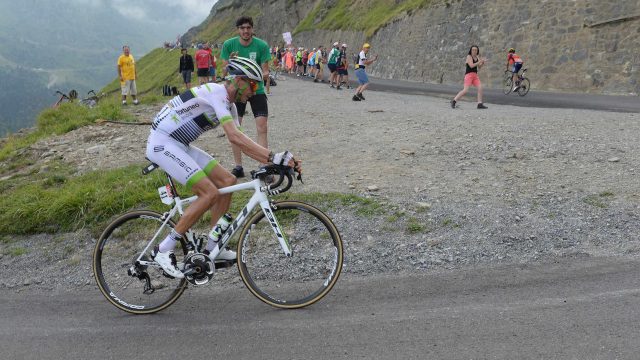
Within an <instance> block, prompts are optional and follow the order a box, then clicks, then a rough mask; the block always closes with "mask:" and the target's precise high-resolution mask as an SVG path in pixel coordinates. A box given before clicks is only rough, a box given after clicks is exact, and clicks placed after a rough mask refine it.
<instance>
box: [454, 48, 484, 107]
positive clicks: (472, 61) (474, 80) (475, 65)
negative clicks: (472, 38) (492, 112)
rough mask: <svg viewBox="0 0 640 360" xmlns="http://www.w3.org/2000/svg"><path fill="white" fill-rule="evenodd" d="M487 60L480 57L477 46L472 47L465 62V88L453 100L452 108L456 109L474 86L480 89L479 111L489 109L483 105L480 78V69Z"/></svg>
mask: <svg viewBox="0 0 640 360" xmlns="http://www.w3.org/2000/svg"><path fill="white" fill-rule="evenodd" d="M485 61H486V59H485V58H481V57H480V48H479V47H478V46H476V45H473V46H471V48H470V49H469V54H468V55H467V59H466V61H465V69H466V70H465V74H464V87H463V88H462V90H460V92H459V93H458V95H456V97H454V98H453V100H451V108H452V109H455V108H456V103H457V102H458V100H459V99H460V98H461V97H463V96H464V94H466V93H467V91H469V87H471V86H472V85H473V86H475V87H476V88H478V109H487V107H486V106H484V104H483V103H482V84H481V83H480V77H478V69H480V68H481V67H482V66H483V65H484V63H485Z"/></svg>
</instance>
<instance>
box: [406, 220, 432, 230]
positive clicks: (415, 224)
mask: <svg viewBox="0 0 640 360" xmlns="http://www.w3.org/2000/svg"><path fill="white" fill-rule="evenodd" d="M425 230H427V226H426V225H425V224H423V223H422V222H420V220H418V219H416V218H414V217H410V218H409V219H408V220H407V231H408V232H410V233H418V232H422V231H425Z"/></svg>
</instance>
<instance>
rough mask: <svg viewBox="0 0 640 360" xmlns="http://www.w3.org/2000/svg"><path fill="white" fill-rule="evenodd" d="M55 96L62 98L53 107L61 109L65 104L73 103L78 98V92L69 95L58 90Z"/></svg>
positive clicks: (73, 91)
mask: <svg viewBox="0 0 640 360" xmlns="http://www.w3.org/2000/svg"><path fill="white" fill-rule="evenodd" d="M54 95H58V96H60V97H59V98H58V101H56V102H55V104H53V105H52V106H51V107H52V108H54V109H55V108H57V107H59V106H60V104H62V103H63V102H73V100H75V99H77V98H78V92H77V91H75V90H71V91H69V94H65V93H63V92H62V91H60V90H56V93H55V94H54Z"/></svg>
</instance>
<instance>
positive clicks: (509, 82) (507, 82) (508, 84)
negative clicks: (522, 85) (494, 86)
mask: <svg viewBox="0 0 640 360" xmlns="http://www.w3.org/2000/svg"><path fill="white" fill-rule="evenodd" d="M512 89H513V79H511V75H510V74H509V75H507V76H506V77H505V78H504V81H503V82H502V92H503V93H504V94H505V95H509V93H510V92H511V90H512Z"/></svg>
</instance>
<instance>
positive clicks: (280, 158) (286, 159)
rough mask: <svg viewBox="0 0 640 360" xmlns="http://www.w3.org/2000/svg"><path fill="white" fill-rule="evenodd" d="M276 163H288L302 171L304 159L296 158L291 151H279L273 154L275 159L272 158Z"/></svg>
mask: <svg viewBox="0 0 640 360" xmlns="http://www.w3.org/2000/svg"><path fill="white" fill-rule="evenodd" d="M271 162H273V163H274V164H276V165H286V166H289V167H291V168H293V169H295V171H297V172H298V173H302V161H301V160H296V159H295V158H294V157H293V154H292V153H291V152H289V151H283V152H279V153H277V154H274V155H273V159H272V160H271Z"/></svg>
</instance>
